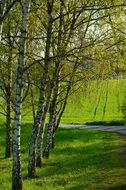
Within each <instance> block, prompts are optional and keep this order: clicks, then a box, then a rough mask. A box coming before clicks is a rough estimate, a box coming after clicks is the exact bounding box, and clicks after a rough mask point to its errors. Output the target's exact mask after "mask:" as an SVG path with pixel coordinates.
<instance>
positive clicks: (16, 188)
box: [12, 0, 31, 190]
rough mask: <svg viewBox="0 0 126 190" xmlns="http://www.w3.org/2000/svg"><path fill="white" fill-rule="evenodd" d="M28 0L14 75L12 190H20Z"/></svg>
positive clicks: (25, 5) (27, 1)
mask: <svg viewBox="0 0 126 190" xmlns="http://www.w3.org/2000/svg"><path fill="white" fill-rule="evenodd" d="M30 2H31V1H30V0H25V1H24V6H23V14H22V25H21V34H20V40H19V59H18V67H17V76H16V98H15V117H14V129H13V170H12V190H22V176H21V160H20V128H21V108H22V79H23V69H24V63H25V39H26V38H25V37H26V28H27V20H28V13H29V8H30Z"/></svg>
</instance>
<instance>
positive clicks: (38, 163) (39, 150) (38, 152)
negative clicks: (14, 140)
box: [36, 84, 53, 167]
mask: <svg viewBox="0 0 126 190" xmlns="http://www.w3.org/2000/svg"><path fill="white" fill-rule="evenodd" d="M52 89H53V84H52V85H51V87H50V89H49V92H48V97H47V100H46V105H45V107H44V113H43V115H42V119H41V125H40V130H39V134H38V138H37V150H36V166H37V167H41V166H42V147H43V140H44V139H43V138H44V132H45V119H46V114H47V111H48V108H49V105H50V97H51V94H52Z"/></svg>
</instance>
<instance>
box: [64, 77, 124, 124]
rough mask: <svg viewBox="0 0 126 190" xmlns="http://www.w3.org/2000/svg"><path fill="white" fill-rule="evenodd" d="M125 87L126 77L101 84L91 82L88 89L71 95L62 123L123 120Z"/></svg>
mask: <svg viewBox="0 0 126 190" xmlns="http://www.w3.org/2000/svg"><path fill="white" fill-rule="evenodd" d="M107 89H108V93H107ZM125 89H126V79H119V80H116V79H114V80H106V81H101V82H99V84H97V82H96V81H93V82H90V84H89V87H88V89H83V90H82V89H81V90H80V91H79V92H77V93H76V94H74V95H71V96H70V98H69V101H68V105H67V107H66V110H65V113H64V115H63V118H62V123H78V124H80V123H81V124H83V123H85V122H90V121H95V122H96V121H120V120H122V113H121V106H122V102H123V100H124V97H125V94H126V90H125ZM86 90H87V91H86ZM104 111H105V113H104Z"/></svg>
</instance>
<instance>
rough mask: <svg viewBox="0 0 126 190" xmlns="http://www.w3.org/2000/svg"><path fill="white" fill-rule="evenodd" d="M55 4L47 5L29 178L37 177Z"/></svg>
mask: <svg viewBox="0 0 126 190" xmlns="http://www.w3.org/2000/svg"><path fill="white" fill-rule="evenodd" d="M53 2H54V0H50V1H48V3H47V10H48V27H47V40H46V47H45V61H44V76H43V78H42V79H41V88H40V95H39V96H40V97H39V104H38V111H37V114H36V119H35V123H34V125H33V129H32V135H31V140H30V146H29V163H28V176H29V177H34V176H35V175H36V148H37V137H38V132H39V130H40V123H41V119H42V115H43V113H44V102H45V91H46V85H47V79H48V70H49V57H50V45H51V37H52V10H53Z"/></svg>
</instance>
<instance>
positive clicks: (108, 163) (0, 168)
mask: <svg viewBox="0 0 126 190" xmlns="http://www.w3.org/2000/svg"><path fill="white" fill-rule="evenodd" d="M30 133H31V126H30V125H29V124H26V125H24V126H22V131H21V134H22V136H21V147H22V164H23V168H22V171H23V181H24V190H29V189H30V190H42V189H43V190H63V189H65V190H96V189H97V190H105V189H106V190H107V189H109V188H114V187H119V186H124V185H126V182H125V180H126V168H125V167H124V166H123V164H122V163H121V161H120V156H119V155H120V152H121V151H122V147H123V145H124V142H123V140H122V139H121V138H120V137H119V136H118V135H114V134H111V133H110V134H109V133H104V132H94V131H83V130H78V129H68V130H66V129H59V131H58V133H57V136H56V147H55V150H53V151H52V152H51V156H50V159H49V160H45V159H44V160H43V167H42V168H41V169H38V170H37V175H38V177H37V178H34V179H28V178H27V159H28V142H29V137H30ZM0 135H1V136H0V190H9V189H11V159H4V157H3V154H4V139H5V136H4V135H5V130H4V127H3V126H0ZM114 189H115V188H114ZM115 190H116V189H115ZM118 190H119V189H118Z"/></svg>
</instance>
